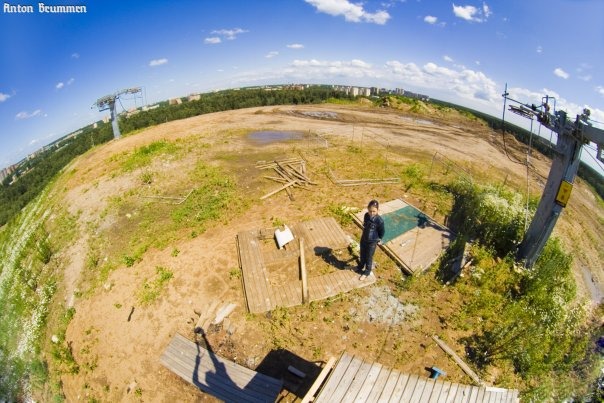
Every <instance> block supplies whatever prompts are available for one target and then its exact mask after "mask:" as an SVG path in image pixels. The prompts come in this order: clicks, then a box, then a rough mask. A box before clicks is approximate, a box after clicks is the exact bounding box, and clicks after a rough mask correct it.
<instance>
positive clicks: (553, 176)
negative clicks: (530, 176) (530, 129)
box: [503, 86, 604, 267]
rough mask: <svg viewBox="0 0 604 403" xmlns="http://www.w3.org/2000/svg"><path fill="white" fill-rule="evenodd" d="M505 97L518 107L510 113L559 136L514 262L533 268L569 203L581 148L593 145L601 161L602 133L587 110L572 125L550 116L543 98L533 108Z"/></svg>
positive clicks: (557, 113) (557, 115)
mask: <svg viewBox="0 0 604 403" xmlns="http://www.w3.org/2000/svg"><path fill="white" fill-rule="evenodd" d="M508 95H509V94H508V92H507V86H506V91H505V93H504V94H503V97H504V100H510V101H512V102H515V103H516V104H518V105H510V111H511V112H513V113H515V114H517V115H520V116H522V117H525V118H528V119H533V117H536V118H537V121H538V122H539V123H541V124H542V125H544V126H545V127H547V128H548V129H550V130H552V131H554V132H556V133H557V134H558V141H557V142H556V145H555V148H554V156H553V161H552V166H551V168H550V171H549V176H548V178H547V182H546V184H545V189H544V190H543V195H542V196H541V201H540V202H539V206H538V207H537V211H536V212H535V216H534V217H533V220H532V221H531V224H530V226H529V228H528V230H527V232H526V233H525V234H524V239H523V240H522V242H521V243H520V245H519V247H518V251H517V254H516V259H517V260H518V261H522V262H523V263H524V265H525V267H532V266H533V264H534V263H535V261H536V260H537V258H538V257H539V255H540V254H541V251H542V250H543V247H544V246H545V243H546V242H547V240H548V239H549V237H550V235H551V233H552V230H553V229H554V226H555V225H556V221H557V220H558V217H560V214H562V210H563V209H564V207H566V204H567V203H568V200H569V198H570V194H571V191H572V188H573V183H574V179H575V176H576V175H577V170H578V169H579V163H580V162H581V150H582V149H583V145H584V144H588V143H589V142H594V143H596V145H597V147H598V155H597V158H598V159H599V160H600V161H604V159H603V157H602V149H603V148H604V130H602V129H598V128H595V127H593V126H592V124H591V123H590V122H589V115H590V111H589V109H584V110H583V113H582V114H580V115H577V117H576V118H575V120H574V121H573V120H570V119H568V116H567V113H566V112H564V111H554V112H553V113H550V105H549V101H550V100H552V99H553V98H551V97H548V96H545V97H544V98H543V100H542V103H541V105H539V106H536V105H534V104H533V105H528V104H522V103H520V102H518V101H515V100H513V99H511V98H509V97H508ZM504 113H505V101H504ZM504 116H505V115H504ZM504 130H505V122H504Z"/></svg>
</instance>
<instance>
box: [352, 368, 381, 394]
mask: <svg viewBox="0 0 604 403" xmlns="http://www.w3.org/2000/svg"><path fill="white" fill-rule="evenodd" d="M381 371H382V364H379V363H377V362H374V363H373V364H372V365H371V368H370V369H369V372H368V373H367V377H366V378H365V382H363V387H362V388H361V389H360V390H359V393H358V394H357V396H356V398H355V399H354V401H355V402H359V403H365V402H368V401H369V399H368V398H369V394H370V393H371V390H372V389H373V387H374V386H375V384H376V381H377V379H378V377H379V375H380V372H381Z"/></svg>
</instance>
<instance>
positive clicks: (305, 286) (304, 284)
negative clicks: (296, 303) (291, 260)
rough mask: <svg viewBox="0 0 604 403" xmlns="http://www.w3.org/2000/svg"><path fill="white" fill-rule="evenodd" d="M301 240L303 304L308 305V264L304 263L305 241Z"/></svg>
mask: <svg viewBox="0 0 604 403" xmlns="http://www.w3.org/2000/svg"><path fill="white" fill-rule="evenodd" d="M299 239H300V275H301V277H302V303H304V304H306V303H308V282H307V279H306V263H305V262H304V239H302V238H299Z"/></svg>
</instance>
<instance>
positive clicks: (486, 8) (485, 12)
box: [482, 3, 493, 18]
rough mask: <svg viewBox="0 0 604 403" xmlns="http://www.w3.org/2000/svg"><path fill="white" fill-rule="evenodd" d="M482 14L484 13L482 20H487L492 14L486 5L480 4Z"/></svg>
mask: <svg viewBox="0 0 604 403" xmlns="http://www.w3.org/2000/svg"><path fill="white" fill-rule="evenodd" d="M482 12H483V13H484V18H489V17H490V16H491V14H493V12H492V11H491V8H490V7H489V6H488V5H487V3H482Z"/></svg>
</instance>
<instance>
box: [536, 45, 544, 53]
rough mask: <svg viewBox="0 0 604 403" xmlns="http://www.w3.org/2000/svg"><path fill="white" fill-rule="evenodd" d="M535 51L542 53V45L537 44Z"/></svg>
mask: <svg viewBox="0 0 604 403" xmlns="http://www.w3.org/2000/svg"><path fill="white" fill-rule="evenodd" d="M537 53H543V46H541V45H539V46H537Z"/></svg>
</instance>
